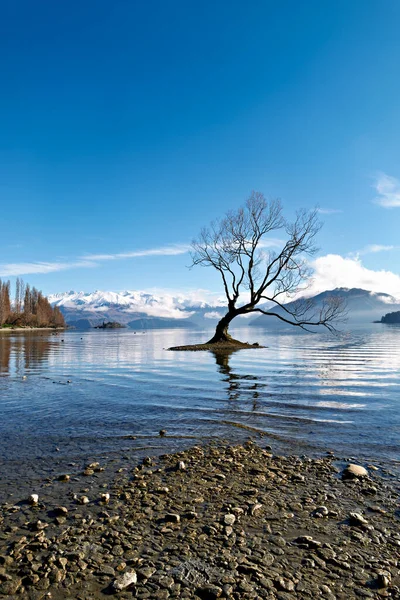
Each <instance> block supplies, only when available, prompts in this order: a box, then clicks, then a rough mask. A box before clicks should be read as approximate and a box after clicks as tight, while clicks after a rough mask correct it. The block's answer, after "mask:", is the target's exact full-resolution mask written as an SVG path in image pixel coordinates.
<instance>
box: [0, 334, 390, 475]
mask: <svg viewBox="0 0 400 600" xmlns="http://www.w3.org/2000/svg"><path fill="white" fill-rule="evenodd" d="M236 333H237V335H238V336H240V338H241V339H244V340H248V341H251V342H253V341H258V342H260V343H262V344H264V345H265V346H267V347H266V348H264V349H255V350H241V351H239V352H235V353H232V354H230V355H222V356H221V355H219V356H218V355H217V356H216V355H214V354H212V353H210V352H196V353H189V352H168V351H166V350H165V348H167V347H168V346H172V345H177V344H186V343H194V342H197V341H199V340H204V339H207V334H204V332H200V333H199V332H189V331H182V330H168V331H166V330H164V331H155V332H147V333H142V332H138V333H136V334H135V333H134V332H133V331H130V330H121V331H90V332H84V333H82V332H65V333H61V334H59V335H54V334H53V335H52V334H51V333H50V332H35V333H30V334H25V333H22V334H21V333H14V334H1V335H0V467H1V478H2V481H3V482H4V481H5V480H8V479H9V478H11V479H12V477H17V476H19V474H20V473H21V472H24V473H25V474H26V473H27V472H30V473H32V475H34V474H36V475H38V476H39V475H45V474H46V473H48V472H49V470H50V469H51V468H52V469H54V465H59V468H60V469H61V468H62V465H63V464H68V461H73V460H82V461H84V460H87V459H91V460H93V459H98V458H100V457H103V456H116V455H118V454H121V452H122V453H123V452H124V451H128V450H129V451H132V449H134V450H137V452H138V454H140V453H141V452H142V453H145V454H149V453H151V452H166V451H172V450H176V449H177V448H180V447H183V446H188V445H192V444H193V443H199V440H200V441H204V440H208V439H214V438H215V439H219V440H220V439H227V440H233V441H234V440H243V439H244V438H248V436H249V435H254V434H255V435H256V432H257V431H259V432H263V433H265V434H267V435H266V436H265V437H264V438H263V443H264V444H271V445H272V447H273V449H274V451H276V452H285V451H286V452H288V451H292V452H300V453H308V452H311V453H318V452H323V451H325V450H327V449H333V450H335V452H337V453H338V454H339V455H341V456H357V457H358V458H359V459H360V458H361V457H363V458H365V459H366V460H378V461H380V462H381V463H384V464H390V465H391V466H392V467H393V466H394V467H395V468H396V466H397V467H398V465H399V463H398V460H399V443H400V376H399V372H400V345H399V342H400V327H396V326H383V325H375V326H371V327H370V328H369V330H365V331H355V332H353V333H347V334H340V335H339V336H331V335H329V334H326V333H323V334H317V335H312V334H310V335H307V334H304V335H299V334H294V333H289V334H279V335H276V334H268V333H266V332H265V331H264V330H259V329H255V328H249V329H247V330H246V329H241V330H240V331H237V332H236ZM68 382H70V383H68ZM243 425H244V426H245V427H246V428H247V429H244V428H241V427H240V426H243ZM238 426H239V427H238ZM248 428H250V429H248ZM160 429H166V430H167V432H168V435H167V437H166V438H160V437H159V435H158V432H159V430H160ZM128 436H136V439H132V438H130V437H128ZM50 465H51V467H50Z"/></svg>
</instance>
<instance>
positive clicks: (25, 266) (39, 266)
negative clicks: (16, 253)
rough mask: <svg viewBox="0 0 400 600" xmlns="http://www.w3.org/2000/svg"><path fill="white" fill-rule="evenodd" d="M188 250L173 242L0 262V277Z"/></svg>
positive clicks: (75, 267)
mask: <svg viewBox="0 0 400 600" xmlns="http://www.w3.org/2000/svg"><path fill="white" fill-rule="evenodd" d="M188 250H189V246H188V245H184V244H175V245H172V246H163V247H160V248H148V249H147V250H135V251H132V252H121V253H119V254H90V255H87V256H81V257H78V258H77V259H74V260H72V261H71V262H47V261H33V262H23V263H6V264H0V277H13V276H16V277H18V276H20V275H31V274H34V273H41V274H42V275H43V274H46V273H54V272H56V271H66V270H67V269H80V268H86V267H97V266H99V265H98V264H97V263H96V262H94V261H106V260H117V259H124V258H138V257H141V256H176V255H178V254H185V253H186V252H188Z"/></svg>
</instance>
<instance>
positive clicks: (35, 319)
mask: <svg viewBox="0 0 400 600" xmlns="http://www.w3.org/2000/svg"><path fill="white" fill-rule="evenodd" d="M4 325H9V326H12V327H64V326H65V322H64V317H63V315H62V314H61V311H60V309H59V308H58V307H57V306H54V307H52V306H51V304H50V302H49V301H48V300H47V298H46V297H45V296H43V294H42V292H40V291H38V290H37V289H36V288H35V287H32V288H31V287H30V286H29V284H25V283H24V282H23V280H22V279H20V278H19V277H18V278H17V280H16V282H15V294H14V295H13V297H12V294H11V285H10V282H9V281H2V280H1V279H0V327H2V326H4Z"/></svg>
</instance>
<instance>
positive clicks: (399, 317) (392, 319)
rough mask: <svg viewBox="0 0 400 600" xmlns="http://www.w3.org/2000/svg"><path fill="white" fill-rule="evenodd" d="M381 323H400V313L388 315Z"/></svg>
mask: <svg viewBox="0 0 400 600" xmlns="http://www.w3.org/2000/svg"><path fill="white" fill-rule="evenodd" d="M380 322H381V323H400V311H396V312H391V313H386V315H384V316H383V317H382V318H381V320H380Z"/></svg>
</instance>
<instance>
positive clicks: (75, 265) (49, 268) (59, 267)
mask: <svg viewBox="0 0 400 600" xmlns="http://www.w3.org/2000/svg"><path fill="white" fill-rule="evenodd" d="M95 266H97V265H96V263H94V262H90V261H87V260H79V261H77V262H70V263H61V262H53V263H52V262H30V263H7V264H2V265H0V277H13V276H15V277H18V276H20V275H31V274H34V273H41V274H45V273H54V272H55V271H66V270H67V269H80V268H82V267H95Z"/></svg>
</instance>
